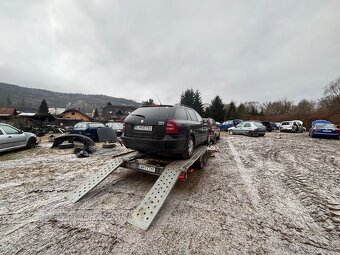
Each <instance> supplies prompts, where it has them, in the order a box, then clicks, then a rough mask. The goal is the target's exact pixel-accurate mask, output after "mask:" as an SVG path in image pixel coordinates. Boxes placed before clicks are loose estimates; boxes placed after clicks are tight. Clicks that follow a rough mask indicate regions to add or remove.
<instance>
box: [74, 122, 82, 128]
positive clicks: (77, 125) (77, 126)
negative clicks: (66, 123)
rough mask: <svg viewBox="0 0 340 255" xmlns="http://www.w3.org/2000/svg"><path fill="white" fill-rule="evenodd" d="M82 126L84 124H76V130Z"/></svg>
mask: <svg viewBox="0 0 340 255" xmlns="http://www.w3.org/2000/svg"><path fill="white" fill-rule="evenodd" d="M81 124H82V123H78V124H75V125H74V128H80V126H81Z"/></svg>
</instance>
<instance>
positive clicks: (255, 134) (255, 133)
mask: <svg viewBox="0 0 340 255" xmlns="http://www.w3.org/2000/svg"><path fill="white" fill-rule="evenodd" d="M250 135H251V136H252V137H258V136H259V133H257V132H256V131H255V132H250Z"/></svg>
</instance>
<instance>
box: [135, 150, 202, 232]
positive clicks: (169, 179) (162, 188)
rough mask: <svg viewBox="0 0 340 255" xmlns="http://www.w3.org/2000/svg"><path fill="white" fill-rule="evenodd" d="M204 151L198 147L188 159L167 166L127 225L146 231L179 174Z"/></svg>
mask: <svg viewBox="0 0 340 255" xmlns="http://www.w3.org/2000/svg"><path fill="white" fill-rule="evenodd" d="M206 151H207V147H206V146H204V147H200V148H198V149H197V150H196V151H195V152H194V155H193V156H192V157H191V158H190V159H186V160H176V161H174V162H172V163H170V164H169V165H167V166H166V167H165V169H164V171H163V173H162V174H161V176H160V177H159V178H158V179H157V181H156V183H155V184H154V185H153V187H152V188H151V190H150V191H149V192H148V194H147V195H146V196H145V198H144V199H143V200H142V202H141V204H140V205H139V206H138V207H137V208H136V209H135V211H134V212H133V213H132V216H131V218H130V219H129V223H131V224H132V225H134V226H136V227H138V228H141V229H143V230H147V229H148V228H149V226H150V225H151V223H152V221H153V220H154V218H155V217H156V215H157V213H158V212H159V210H160V209H161V208H162V206H163V204H164V202H165V200H166V198H167V197H168V195H169V194H170V192H171V190H172V188H173V187H174V186H175V184H176V183H177V181H178V176H179V175H180V174H181V172H183V171H187V169H188V168H189V167H190V166H191V165H192V164H193V163H195V161H197V160H198V159H200V157H202V155H204V154H205V153H206Z"/></svg>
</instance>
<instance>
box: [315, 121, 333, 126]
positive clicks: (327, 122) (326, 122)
mask: <svg viewBox="0 0 340 255" xmlns="http://www.w3.org/2000/svg"><path fill="white" fill-rule="evenodd" d="M317 123H324V124H332V122H330V121H329V120H313V121H312V127H314V126H315V125H316V124H317Z"/></svg>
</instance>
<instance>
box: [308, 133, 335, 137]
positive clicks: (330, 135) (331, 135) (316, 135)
mask: <svg viewBox="0 0 340 255" xmlns="http://www.w3.org/2000/svg"><path fill="white" fill-rule="evenodd" d="M312 135H313V136H315V137H334V138H339V133H322V132H312Z"/></svg>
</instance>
